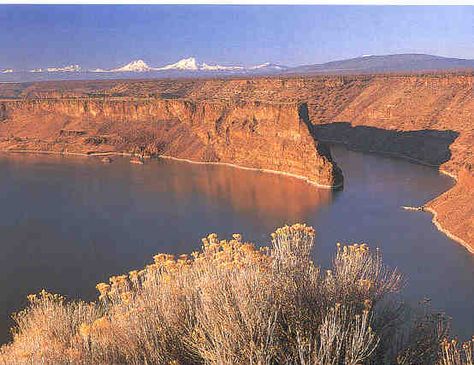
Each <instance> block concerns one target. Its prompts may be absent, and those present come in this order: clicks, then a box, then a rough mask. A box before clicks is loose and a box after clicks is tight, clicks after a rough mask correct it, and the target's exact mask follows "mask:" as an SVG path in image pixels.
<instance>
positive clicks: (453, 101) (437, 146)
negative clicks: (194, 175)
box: [0, 73, 474, 251]
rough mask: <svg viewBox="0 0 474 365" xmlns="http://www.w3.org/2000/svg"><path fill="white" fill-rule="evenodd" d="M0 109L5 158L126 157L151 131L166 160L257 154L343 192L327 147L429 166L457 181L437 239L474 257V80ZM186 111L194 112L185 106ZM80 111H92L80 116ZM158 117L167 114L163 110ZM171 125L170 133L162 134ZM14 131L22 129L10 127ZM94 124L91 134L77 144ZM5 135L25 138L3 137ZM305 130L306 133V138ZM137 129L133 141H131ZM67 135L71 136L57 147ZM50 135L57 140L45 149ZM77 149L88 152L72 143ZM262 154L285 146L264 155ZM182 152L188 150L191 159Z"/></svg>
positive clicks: (157, 89)
mask: <svg viewBox="0 0 474 365" xmlns="http://www.w3.org/2000/svg"><path fill="white" fill-rule="evenodd" d="M0 98H3V100H5V101H4V102H0V136H1V137H0V138H4V139H5V138H9V140H8V141H7V142H0V143H1V145H0V147H2V146H3V147H2V148H6V147H8V146H10V147H11V146H12V145H13V144H14V143H17V145H18V147H21V146H26V145H28V143H29V142H28V143H26V142H25V141H24V139H25V138H30V139H31V138H34V139H37V140H41V141H42V142H41V143H44V144H46V145H47V146H46V147H47V148H51V149H52V148H62V149H66V148H67V149H69V148H71V149H74V148H78V146H79V145H81V150H85V148H84V147H83V144H84V143H85V145H90V146H94V149H99V150H107V149H110V148H114V149H115V150H126V149H128V148H130V147H131V146H133V145H134V143H135V142H131V141H140V143H139V144H138V143H137V145H139V146H143V144H145V145H147V143H144V142H142V141H144V140H148V139H147V138H150V140H153V138H151V137H149V136H150V133H152V132H151V131H149V130H150V128H151V129H154V130H155V132H153V133H156V128H161V129H164V130H166V136H168V137H169V138H168V137H166V138H163V139H160V138H157V139H156V140H157V141H160V142H161V145H160V144H159V143H158V144H155V145H156V146H161V147H156V148H157V150H158V151H163V150H162V148H165V150H164V151H165V152H166V153H169V154H171V155H175V156H180V157H184V158H188V157H189V156H197V155H199V158H197V159H196V160H207V161H215V160H218V161H225V162H229V161H232V162H233V163H237V164H241V165H244V163H245V161H249V159H250V155H252V157H253V158H254V159H255V161H254V162H252V163H254V164H255V165H252V166H255V167H258V168H262V167H263V166H264V161H265V164H267V163H268V165H266V166H267V167H263V168H269V169H278V170H280V171H286V172H291V173H294V174H296V175H299V174H303V176H307V177H310V175H311V177H310V179H312V180H313V181H315V180H316V181H318V182H320V183H322V184H327V183H330V184H332V185H337V181H339V180H338V179H340V177H338V176H340V174H339V171H338V169H337V167H335V165H334V164H333V163H332V162H331V158H330V155H329V154H328V153H327V152H326V151H324V148H323V147H322V145H321V144H320V143H319V142H325V141H331V142H337V143H344V144H346V145H347V146H348V147H349V148H352V149H356V150H361V151H367V152H376V153H384V154H389V155H393V156H397V157H402V158H407V159H409V160H412V161H415V162H419V163H424V164H428V165H432V166H435V167H437V168H439V169H440V170H441V171H443V172H445V173H448V174H450V175H451V176H453V177H454V178H456V180H457V183H456V185H455V186H454V187H453V188H452V189H450V190H449V191H448V192H446V193H445V194H443V195H441V196H439V197H437V198H436V199H434V200H433V201H431V202H428V203H427V204H425V207H426V208H427V210H431V211H432V212H433V213H434V215H435V216H434V221H435V223H436V224H437V225H438V227H439V228H440V229H442V230H443V231H444V232H445V233H448V234H449V235H451V237H453V238H454V239H456V240H457V241H459V242H461V243H463V244H464V245H465V246H466V248H468V249H470V250H471V251H473V250H474V212H473V209H474V208H473V206H474V204H472V202H473V201H474V189H473V185H474V167H473V166H474V154H473V151H472V146H473V145H474V126H473V120H474V75H473V74H472V73H457V74H456V73H431V74H406V75H395V74H391V75H356V76H351V75H344V76H337V75H334V76H314V77H309V76H308V77H306V76H305V77H303V76H295V77H286V78H282V77H267V78H234V79H231V78H228V79H208V80H206V79H189V80H185V79H181V80H128V81H120V80H115V81H111V80H110V81H74V82H43V83H25V84H0ZM124 99H127V100H129V101H127V102H128V103H130V104H129V105H128V106H124V105H123V104H121V103H125V101H124ZM7 100H10V101H15V102H18V101H19V100H22V102H26V101H28V102H30V103H35V102H37V103H40V104H41V105H46V106H47V105H49V104H48V103H52V104H51V108H52V105H53V104H54V103H57V102H58V100H59V101H61V102H66V103H71V107H70V108H66V109H71V110H76V112H71V111H69V112H67V113H62V114H61V113H60V114H56V113H53V112H48V111H47V110H48V108H50V106H48V107H45V108H42V107H41V108H39V107H38V109H37V114H35V115H36V116H35V117H33V115H32V114H31V115H29V114H28V112H27V113H24V114H23V115H22V113H19V114H18V115H15V116H13V117H12V110H11V109H10V106H9V105H10V104H9V105H6V104H5V103H6V101H7ZM66 100H69V101H66ZM92 101H94V102H98V103H99V104H97V105H100V103H112V104H111V105H113V106H112V107H111V108H112V109H122V110H123V112H124V113H125V114H130V115H132V117H130V116H128V117H127V118H128V119H130V118H132V119H133V123H129V122H128V119H123V120H122V119H120V118H115V117H113V118H112V117H110V118H108V119H107V118H105V119H103V122H101V123H98V122H97V120H98V119H97V118H98V117H97V116H94V113H96V111H95V109H96V106H95V105H96V104H94V103H92ZM115 102H116V103H117V104H113V103H115ZM81 103H82V104H81ZM84 103H85V104H84ZM137 103H138V104H139V105H138V107H135V106H134V105H136V104H137ZM140 103H143V104H144V105H147V103H151V104H153V103H157V104H160V105H168V107H167V108H168V110H172V111H173V112H172V113H170V115H171V116H173V117H174V119H173V118H171V117H168V116H167V117H166V118H165V117H164V116H158V115H157V117H156V118H152V117H151V114H147V113H148V112H144V110H145V109H146V108H149V107H144V106H142V104H140ZM174 103H177V104H174ZM186 103H189V105H190V106H189V108H188V107H184V105H187V104H186ZM2 105H3V106H2ZM81 105H85V106H81ZM173 105H174V106H173ZM178 105H180V106H178ZM204 105H206V106H204ZM222 105H224V106H222ZM301 105H304V109H303V110H302V109H301V108H300V106H301ZM81 108H82V111H81ZM84 108H86V109H87V108H90V111H87V112H84V111H83V110H84ZM156 108H157V109H160V110H166V108H165V107H164V106H162V107H156ZM193 108H195V110H194V111H193V112H190V111H189V110H192V109H193ZM203 110H205V112H204V111H203ZM233 110H234V111H233ZM283 110H285V112H284V113H283V112H281V111H283ZM141 113H144V114H141ZM160 113H161V112H160ZM207 113H209V114H207ZM125 114H124V115H125ZM283 114H286V115H287V116H286V117H284V116H283ZM59 115H61V116H59ZM133 115H140V117H139V118H137V117H133ZM198 115H201V116H200V117H198ZM202 115H212V117H210V118H207V117H202ZM40 116H41V117H40ZM83 116H85V117H83ZM111 116H112V114H111ZM189 116H194V117H189ZM290 116H291V117H290ZM254 117H255V120H257V121H258V125H259V129H258V133H257V135H258V137H257V136H256V139H255V140H253V141H255V145H256V146H259V147H258V148H253V146H254V145H253V142H252V144H249V143H247V147H248V148H246V149H245V152H239V151H241V147H242V145H245V141H247V139H248V138H249V135H253V134H252V133H253V132H249V130H250V131H251V130H252V129H253V128H254V127H253V126H254V125H255V123H254V122H253V120H254ZM12 118H13V119H12ZM99 119H100V118H99ZM112 119H113V121H112ZM165 119H166V120H167V122H166V123H164V124H163V123H158V121H163V120H165ZM12 120H16V121H15V122H13V123H12V122H11V121H12ZM35 120H36V122H35ZM178 120H180V121H184V120H186V121H187V122H185V123H183V122H178ZM232 120H235V121H237V123H236V124H234V123H232ZM263 120H266V121H265V122H264V121H263ZM39 121H41V122H39ZM272 121H273V122H272ZM87 123H90V126H89V127H90V130H91V131H90V132H89V131H88V132H87V135H83V136H81V135H80V133H82V132H81V131H83V130H85V129H87V128H85V127H84V125H87ZM8 124H11V125H12V126H13V125H16V126H17V127H14V128H13V127H12V128H11V127H6V125H8ZM48 125H55V129H54V130H55V133H56V134H54V133H49V132H51V131H49V132H48V131H47V130H48V128H49V127H48ZM75 125H78V127H76V126H75ZM99 125H100V126H99ZM152 125H153V126H155V127H151V126H152ZM165 125H166V127H165ZM304 125H306V126H307V127H308V128H306V129H305V128H303V126H304ZM64 126H65V127H64ZM132 127H133V133H132V132H126V131H128V128H132ZM147 128H148V129H147ZM61 129H64V131H63V132H61V135H60V136H57V134H58V133H60V130H61ZM161 129H160V130H161ZM147 130H148V131H149V132H145V131H147ZM308 131H309V132H308ZM20 132H21V133H20ZM48 133H49V134H48ZM163 133H165V132H163ZM208 133H209V134H208ZM303 134H304V135H303ZM45 135H48V136H49V138H46V139H45V138H44V137H45ZM156 135H160V136H164V135H165V134H162V132H160V133H157V134H156ZM53 136H54V138H53ZM145 136H148V137H145ZM227 136H228V137H227ZM231 137H232V140H231V141H232V142H231V143H229V142H228V141H229V140H230V138H231ZM310 137H315V138H316V140H317V141H319V142H316V145H314V142H313V141H314V138H310ZM15 140H16V141H17V142H15ZM78 140H83V141H84V143H83V144H76V143H70V142H71V141H78ZM12 141H13V142H14V143H13V142H12ZM86 141H88V142H87V143H86ZM110 141H113V142H110ZM164 141H167V142H166V143H165V142H164ZM217 141H218V142H217ZM264 141H265V142H264ZM35 143H36V142H35ZM38 143H39V142H38ZM94 143H95V145H94ZM266 143H270V144H271V145H276V146H279V147H269V146H266V147H265V146H264V145H265V144H266ZM303 144H307V145H308V146H310V147H311V148H310V147H308V146H306V147H303V146H301V145H303ZM162 145H165V147H163V146H162ZM178 145H181V146H186V148H185V150H181V148H182V147H180V148H179V147H178ZM231 145H232V146H231ZM58 146H59V147H58ZM283 146H292V147H291V148H283ZM42 148H43V147H42ZM282 149H283V150H284V151H285V154H284V155H282V156H281V157H279V155H277V154H276V153H275V151H279V150H282ZM226 151H228V152H226ZM290 151H291V152H290ZM314 151H316V153H315V152H314ZM247 153H248V155H247ZM306 153H309V157H306V158H307V159H308V160H307V161H306V160H305V159H304V158H303V157H302V155H303V154H306ZM267 154H270V155H271V156H272V157H274V158H275V159H276V158H277V157H276V156H278V160H279V161H278V162H277V161H273V160H272V159H271V158H270V156H269V155H267ZM261 156H265V157H261ZM321 156H323V157H322V159H321ZM283 160H286V161H287V162H282V161H283ZM305 161H306V162H305ZM308 161H309V162H308ZM314 166H318V167H317V168H316V171H315V170H314V169H312V168H313V167H314ZM308 168H310V170H309V171H308V170H306V169H308Z"/></svg>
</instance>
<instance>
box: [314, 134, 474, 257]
mask: <svg viewBox="0 0 474 365" xmlns="http://www.w3.org/2000/svg"><path fill="white" fill-rule="evenodd" d="M319 141H320V142H322V143H332V144H339V145H343V146H344V147H345V148H347V149H348V150H351V151H355V152H362V153H370V154H375V155H382V156H388V157H393V158H398V159H401V160H405V161H408V162H412V163H416V164H419V165H422V166H428V167H434V168H438V172H439V173H440V174H443V175H447V176H449V177H450V178H452V179H453V180H454V184H453V186H452V187H451V188H450V189H452V188H454V187H455V186H456V184H458V177H457V176H456V175H455V174H453V173H452V172H449V171H446V170H445V169H443V168H441V167H440V166H439V165H434V164H430V163H427V162H425V161H422V160H419V159H416V158H413V157H409V156H407V155H403V154H400V153H390V152H378V151H373V150H369V151H364V150H363V149H351V148H350V147H349V146H350V144H349V143H346V142H342V141H337V140H331V139H319ZM336 162H337V161H336ZM447 191H448V190H447ZM442 194H444V192H443V193H441V194H440V195H438V196H437V197H435V198H433V199H431V200H430V201H428V202H426V203H425V204H423V205H422V206H420V207H408V206H402V207H401V208H402V209H404V210H407V211H419V212H428V213H431V215H432V219H431V222H432V223H433V225H434V226H435V227H436V229H437V230H438V231H440V232H441V233H443V234H444V235H445V236H447V237H448V238H449V239H451V240H453V241H454V242H456V243H458V244H459V245H461V246H462V247H464V248H465V249H466V250H467V251H468V252H469V253H471V254H474V247H472V246H471V245H469V244H468V243H467V242H466V241H465V240H463V239H462V238H460V237H458V236H456V235H455V234H454V233H451V232H450V231H449V230H447V229H446V228H443V226H442V225H441V223H439V221H438V220H437V215H438V213H437V212H436V211H435V210H434V209H433V208H430V207H428V206H427V204H428V203H429V202H431V201H433V200H435V199H437V198H438V197H440V196H441V195H442ZM420 208H422V209H420Z"/></svg>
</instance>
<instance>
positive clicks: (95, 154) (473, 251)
mask: <svg viewBox="0 0 474 365" xmlns="http://www.w3.org/2000/svg"><path fill="white" fill-rule="evenodd" d="M321 142H323V143H334V144H342V145H344V146H345V147H346V148H347V149H348V150H351V149H350V148H348V144H347V143H344V142H337V141H332V140H322V141H321ZM1 152H5V153H25V154H45V155H72V156H82V157H100V156H126V157H132V156H134V154H132V153H127V152H113V151H110V152H92V153H84V152H67V151H43V150H28V149H24V150H1ZM356 152H365V153H373V154H381V155H384V156H389V157H397V158H400V159H403V160H407V161H410V162H413V163H419V164H421V165H424V166H430V167H437V166H436V165H432V164H428V163H425V162H423V161H420V160H417V159H414V158H410V157H408V156H404V155H401V154H390V153H379V152H375V151H374V152H367V151H356ZM157 157H158V158H163V159H169V160H174V161H181V162H186V163H191V164H197V165H222V166H229V167H233V168H238V169H242V170H249V171H259V172H265V173H272V174H276V175H283V176H288V177H293V178H297V179H300V180H303V181H305V182H306V183H308V184H310V185H313V186H315V187H318V188H322V189H330V190H337V189H339V188H340V187H341V186H342V184H338V185H337V186H329V185H323V184H318V183H315V182H313V181H311V180H309V179H308V178H307V177H304V176H301V175H296V174H291V173H288V172H282V171H276V170H269V169H258V168H253V167H246V166H239V165H236V164H232V163H228V162H205V161H193V160H190V159H185V158H179V157H173V156H168V155H158V156H157ZM438 171H439V172H440V173H442V174H445V175H448V176H450V177H451V178H452V179H453V180H454V181H455V183H454V185H453V187H454V186H455V185H456V184H457V183H458V179H457V176H456V175H454V174H452V173H450V172H448V171H446V170H444V169H438ZM440 195H441V194H440ZM440 195H438V196H440ZM436 198H437V197H436ZM436 198H434V199H436ZM434 199H432V200H434ZM422 207H423V210H420V209H416V210H418V211H422V212H429V213H431V214H432V216H433V218H432V220H431V221H432V223H433V224H434V226H435V227H436V228H437V229H438V231H440V232H441V233H443V234H444V235H446V236H447V237H448V238H450V239H451V240H453V241H455V242H456V243H458V244H460V245H461V246H463V247H464V248H465V249H466V250H467V251H468V252H469V253H471V254H474V248H473V247H471V246H470V245H469V244H468V243H467V242H466V241H464V240H463V239H462V238H460V237H457V236H456V235H455V234H453V233H451V232H450V231H449V230H447V229H445V228H443V226H442V225H441V224H440V223H439V222H438V220H437V219H436V217H437V212H436V211H435V210H434V209H432V208H429V207H427V206H426V205H422ZM402 208H403V207H402ZM405 210H412V209H405Z"/></svg>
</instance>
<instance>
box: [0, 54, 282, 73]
mask: <svg viewBox="0 0 474 365" xmlns="http://www.w3.org/2000/svg"><path fill="white" fill-rule="evenodd" d="M287 68H288V67H286V66H281V65H277V64H274V63H270V62H267V63H263V64H261V65H257V66H251V67H244V66H239V65H231V66H222V65H219V64H207V63H205V62H203V63H198V62H197V60H196V58H194V57H188V58H183V59H181V60H179V61H178V62H175V63H171V64H168V65H165V66H161V67H153V66H150V65H148V64H147V63H146V62H145V61H144V60H142V59H138V60H133V61H131V62H129V63H127V64H126V65H123V66H120V67H118V68H112V69H103V68H94V69H83V68H81V66H79V65H69V66H64V67H48V68H35V69H33V70H30V71H29V72H30V73H40V74H43V73H52V72H55V73H64V72H69V73H78V72H81V73H112V74H113V73H122V72H123V73H145V72H146V73H150V72H153V73H157V72H158V73H159V74H163V73H164V72H165V71H168V72H185V71H186V72H191V73H193V74H194V73H195V72H197V71H201V72H203V73H212V72H220V73H257V72H258V73H266V72H278V71H284V70H286V69H287ZM12 72H17V71H13V70H10V69H8V70H4V71H2V73H12ZM104 77H106V76H105V75H104ZM107 77H108V78H109V77H111V76H107Z"/></svg>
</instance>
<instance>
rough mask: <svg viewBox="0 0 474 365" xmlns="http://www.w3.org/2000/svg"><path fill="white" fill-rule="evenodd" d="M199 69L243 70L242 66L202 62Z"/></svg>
mask: <svg viewBox="0 0 474 365" xmlns="http://www.w3.org/2000/svg"><path fill="white" fill-rule="evenodd" d="M199 69H200V70H203V71H236V70H243V69H244V68H243V67H242V66H221V65H208V64H207V63H203V64H202V65H201V66H200V67H199Z"/></svg>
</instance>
